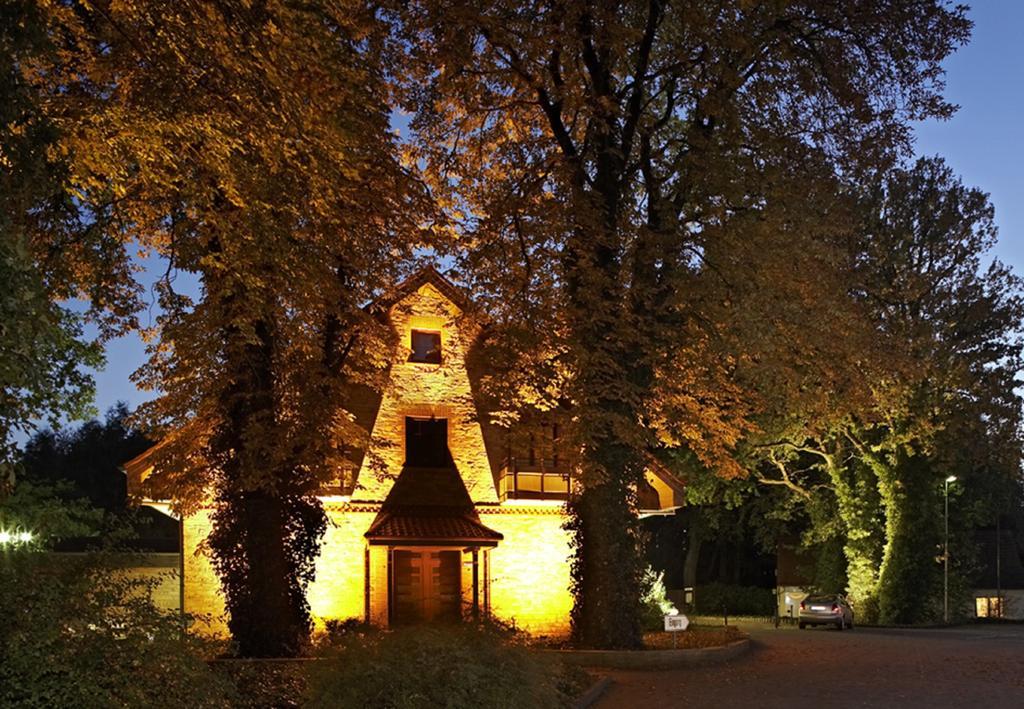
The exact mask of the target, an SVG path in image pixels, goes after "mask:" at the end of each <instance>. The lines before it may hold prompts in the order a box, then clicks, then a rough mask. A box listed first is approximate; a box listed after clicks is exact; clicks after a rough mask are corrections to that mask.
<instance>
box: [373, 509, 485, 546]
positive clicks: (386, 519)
mask: <svg viewBox="0 0 1024 709" xmlns="http://www.w3.org/2000/svg"><path fill="white" fill-rule="evenodd" d="M365 536H366V538H367V539H368V540H369V541H370V543H371V544H413V545H424V544H436V545H438V546H449V545H463V544H468V545H473V546H496V545H497V543H498V542H499V541H501V540H502V539H504V537H503V536H502V534H501V533H500V532H496V531H494V530H493V529H491V528H490V527H487V526H485V525H484V524H483V523H481V522H480V520H479V519H478V518H477V517H476V514H475V513H472V512H465V511H462V510H459V509H457V508H451V507H434V506H409V507H402V508H398V509H390V510H381V511H380V513H379V514H378V515H377V518H376V519H375V520H374V521H373V524H371V525H370V528H369V529H368V530H366V535H365Z"/></svg>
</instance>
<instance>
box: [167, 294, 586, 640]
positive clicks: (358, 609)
mask: <svg viewBox="0 0 1024 709" xmlns="http://www.w3.org/2000/svg"><path fill="white" fill-rule="evenodd" d="M390 316H391V321H392V323H393V324H394V327H395V329H396V330H397V332H398V335H399V345H398V350H397V351H396V353H395V359H394V364H393V365H392V368H391V381H390V384H389V386H388V388H387V390H386V391H385V392H384V393H383V395H382V397H381V401H380V408H379V409H378V411H377V413H376V416H375V417H374V418H373V421H374V423H373V431H372V437H371V451H372V455H367V456H365V457H364V459H363V461H362V466H361V468H360V471H359V477H358V480H357V483H356V488H355V490H354V492H353V494H352V500H353V501H352V502H351V503H344V502H339V501H330V500H326V501H325V502H326V504H327V510H328V514H329V516H330V520H331V523H330V525H329V526H328V529H327V533H326V535H325V537H324V540H323V544H322V547H321V553H320V558H319V559H318V560H317V565H316V581H315V582H314V583H313V584H312V585H311V586H310V588H309V595H308V598H309V603H310V608H311V611H312V613H313V617H314V620H315V622H316V624H317V626H318V627H322V625H323V622H324V621H326V620H330V619H337V620H344V619H347V618H359V619H362V618H364V617H365V616H366V611H367V605H368V606H369V608H368V610H369V615H370V620H371V622H374V623H377V624H380V625H386V624H387V617H388V613H387V606H388V586H387V549H386V548H385V547H380V546H373V547H369V552H368V553H367V545H366V539H365V538H364V536H363V535H364V533H365V532H366V530H367V529H368V528H369V526H370V523H371V522H372V520H373V518H374V516H375V514H376V511H377V509H378V508H379V503H380V502H382V501H383V500H384V499H385V498H386V497H387V494H388V492H389V491H390V489H391V486H392V484H393V476H397V475H398V473H399V472H400V471H401V469H402V465H403V463H404V461H405V450H404V447H405V417H406V416H436V417H438V418H446V419H448V448H449V450H450V451H451V453H452V457H453V458H454V460H455V464H456V467H457V468H458V471H459V473H460V474H461V476H462V479H463V481H464V483H465V485H466V489H467V491H468V492H469V494H470V497H471V498H472V499H473V501H474V502H476V503H478V505H479V507H478V510H479V512H480V513H481V519H482V521H483V523H484V524H485V525H487V526H488V527H491V528H492V529H495V530H496V531H498V532H501V533H502V534H503V535H504V540H503V541H501V542H500V543H499V544H498V546H497V548H495V549H493V550H491V551H490V552H489V553H490V577H491V582H490V593H491V596H490V598H491V611H492V613H493V614H494V615H495V616H497V617H499V618H502V619H505V620H508V621H513V622H515V624H516V625H517V626H518V627H520V628H522V629H524V630H527V631H529V632H532V633H535V634H545V635H563V634H565V633H567V632H568V630H569V612H570V610H571V608H572V598H571V596H570V595H569V590H568V589H569V563H568V559H569V540H568V535H567V533H566V532H565V531H564V530H563V529H562V528H561V527H562V524H563V522H564V519H565V518H564V514H563V512H562V508H561V507H560V506H559V507H553V506H543V505H536V506H522V507H514V508H510V507H508V506H504V505H503V506H499V505H497V491H496V488H495V484H494V475H493V473H492V468H491V461H490V460H489V459H488V455H487V450H486V447H485V445H484V438H483V434H482V431H481V426H480V424H479V423H478V421H477V420H476V409H475V405H474V402H473V396H472V390H471V387H470V378H469V374H468V372H467V370H466V366H465V357H466V352H467V350H468V348H469V344H470V343H471V342H472V340H473V337H474V336H475V325H474V324H473V323H472V322H471V321H470V320H469V319H468V318H466V317H463V313H462V311H461V310H460V309H459V307H458V306H457V305H456V304H455V303H454V302H452V300H451V299H449V298H448V297H446V296H445V295H444V294H443V293H442V292H441V291H440V290H438V288H437V287H435V286H434V285H433V284H431V283H430V282H427V283H425V284H423V285H421V286H420V287H419V288H418V289H417V290H415V291H413V292H411V293H410V294H408V295H407V296H405V297H404V298H403V299H402V300H401V301H399V302H398V303H396V304H395V305H394V306H392V308H391V311H390ZM413 329H422V330H430V331H439V332H440V333H441V350H442V362H441V364H440V365H437V364H426V363H417V362H408V361H407V359H408V355H409V348H410V342H411V332H412V330H413ZM375 461H376V462H377V463H379V464H382V465H383V468H384V470H385V471H386V473H387V474H388V476H391V477H388V476H384V477H382V476H379V475H378V474H377V469H375V467H374V463H375ZM208 532H209V518H208V516H207V514H206V513H205V512H201V513H199V514H196V515H193V516H192V517H190V518H188V519H187V520H186V521H185V548H184V553H185V578H186V584H185V586H186V593H185V608H186V610H187V611H189V612H191V613H203V614H210V615H213V616H221V615H222V613H223V609H224V605H223V600H222V598H221V595H220V585H219V582H218V580H217V578H216V576H215V574H214V573H213V569H212V567H211V566H210V563H209V561H208V560H207V559H206V558H205V557H204V556H201V555H198V556H197V555H196V554H195V550H196V549H197V547H198V545H199V544H200V543H201V542H202V540H203V539H205V538H206V535H207V534H208ZM367 555H368V557H369V558H368V559H367ZM470 558H471V557H468V556H467V557H466V558H465V559H464V560H463V561H464V562H465V561H467V560H468V559H470ZM367 562H369V563H367ZM367 568H368V570H369V589H370V594H369V599H368V600H369V602H368V603H367V594H366V591H367V578H366V570H367ZM462 575H463V596H464V598H463V600H464V602H467V603H468V602H471V583H469V579H471V567H470V570H469V571H467V567H466V566H465V563H464V566H463V570H462ZM482 578H483V569H482V568H481V580H482ZM482 592H483V589H481V600H482ZM215 629H218V630H221V631H223V630H225V629H226V627H225V625H224V624H223V622H222V623H221V624H219V625H218V626H215Z"/></svg>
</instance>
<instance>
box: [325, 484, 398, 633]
mask: <svg viewBox="0 0 1024 709" xmlns="http://www.w3.org/2000/svg"><path fill="white" fill-rule="evenodd" d="M327 513H328V517H329V519H330V522H329V523H328V526H327V533H326V534H325V535H324V539H323V544H322V545H321V547H320V557H319V558H318V559H317V562H316V581H314V582H313V583H312V584H311V585H310V587H309V595H308V598H309V607H310V611H311V612H312V614H313V619H314V621H315V622H316V624H317V626H318V627H319V626H321V625H322V624H323V621H325V620H331V619H334V620H345V619H346V618H359V619H362V618H363V617H364V614H365V601H364V598H365V576H364V568H365V563H366V560H365V549H366V539H365V538H364V537H363V533H364V532H366V530H367V528H369V526H370V523H371V522H372V521H373V518H374V516H375V515H376V511H359V512H353V511H344V508H343V507H342V506H341V505H338V504H333V505H328V506H327ZM384 572H385V579H386V578H387V567H386V566H385V569H384Z"/></svg>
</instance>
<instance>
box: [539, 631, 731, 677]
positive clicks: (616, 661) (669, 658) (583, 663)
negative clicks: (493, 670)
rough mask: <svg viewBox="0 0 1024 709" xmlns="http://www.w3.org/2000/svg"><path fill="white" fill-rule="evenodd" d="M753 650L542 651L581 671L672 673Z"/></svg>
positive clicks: (715, 648) (714, 648)
mask: <svg viewBox="0 0 1024 709" xmlns="http://www.w3.org/2000/svg"><path fill="white" fill-rule="evenodd" d="M749 649H750V639H749V638H744V639H743V640H734V641H732V642H731V643H729V644H728V645H722V646H719V647H708V648H697V649H688V650H541V652H543V653H545V654H551V655H556V656H558V657H560V658H561V659H562V660H563V661H564V662H566V663H568V664H571V665H579V666H580V667H604V668H610V669H617V670H670V669H674V668H677V667H688V666H691V665H705V664H714V663H717V662H725V661H726V660H732V659H734V658H736V657H739V656H740V655H742V654H743V653H745V652H747V651H748V650H749Z"/></svg>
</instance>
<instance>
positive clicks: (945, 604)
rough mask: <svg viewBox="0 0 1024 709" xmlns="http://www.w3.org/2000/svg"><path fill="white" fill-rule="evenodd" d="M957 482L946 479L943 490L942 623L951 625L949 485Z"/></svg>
mask: <svg viewBox="0 0 1024 709" xmlns="http://www.w3.org/2000/svg"><path fill="white" fill-rule="evenodd" d="M955 481H956V476H955V475H950V476H949V477H948V478H946V484H945V487H944V489H943V497H944V498H945V505H946V514H945V529H946V533H945V541H944V542H943V544H942V566H943V568H942V621H943V622H944V623H946V624H947V625H948V624H949V484H950V483H951V482H955Z"/></svg>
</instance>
